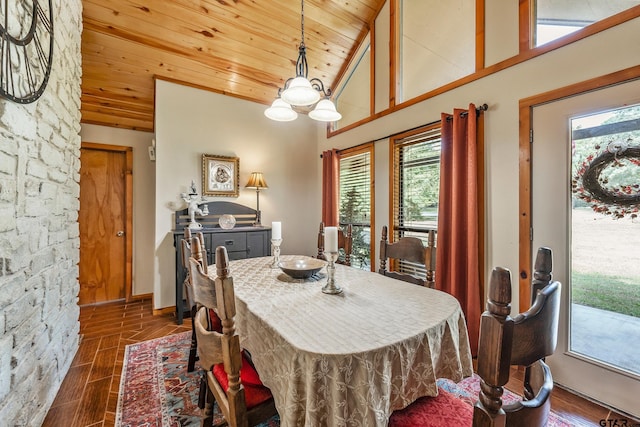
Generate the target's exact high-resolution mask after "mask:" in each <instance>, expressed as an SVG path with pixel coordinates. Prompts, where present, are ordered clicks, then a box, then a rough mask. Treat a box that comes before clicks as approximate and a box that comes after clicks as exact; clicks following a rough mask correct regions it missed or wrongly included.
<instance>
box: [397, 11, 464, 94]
mask: <svg viewBox="0 0 640 427" xmlns="http://www.w3.org/2000/svg"><path fill="white" fill-rule="evenodd" d="M399 4H400V10H399V17H400V22H399V32H400V34H399V35H398V44H399V46H398V48H399V57H398V66H399V67H400V76H399V85H398V87H397V88H396V91H397V94H396V99H397V100H398V101H399V102H402V101H406V100H409V99H412V98H415V97H417V96H420V95H422V94H423V93H426V92H429V91H431V90H434V89H436V88H439V87H441V86H444V85H446V84H447V83H450V82H452V81H454V80H457V79H459V78H462V77H464V76H467V75H470V74H473V72H474V71H475V55H476V22H475V19H476V1H475V0H460V1H456V2H449V1H440V0H402V1H400V2H399Z"/></svg>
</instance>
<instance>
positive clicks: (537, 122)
mask: <svg viewBox="0 0 640 427" xmlns="http://www.w3.org/2000/svg"><path fill="white" fill-rule="evenodd" d="M533 135H534V138H533V146H532V198H533V204H532V207H533V208H532V220H533V249H534V251H533V253H535V249H536V248H537V247H539V246H549V247H551V249H552V250H553V254H554V268H553V273H554V278H555V279H557V280H559V281H560V282H562V284H563V305H562V309H561V324H560V330H559V343H558V349H557V350H556V353H555V354H554V355H553V356H552V357H550V358H549V364H550V365H551V369H552V373H553V377H554V380H555V381H556V382H557V383H559V384H561V385H563V386H565V387H567V388H569V389H572V390H575V391H577V392H579V393H581V394H583V395H586V396H588V397H590V398H593V399H596V400H598V401H600V402H603V403H604V404H606V405H608V406H611V407H613V408H616V409H617V410H619V411H622V412H626V413H628V414H630V415H633V416H635V417H640V407H639V406H638V399H637V396H638V395H639V393H640V352H639V351H638V349H639V348H640V213H639V212H638V207H639V206H640V82H633V83H627V84H624V85H619V86H615V87H612V88H607V89H602V90H598V91H594V92H590V93H587V94H583V95H580V96H575V97H572V98H567V99H563V100H559V101H557V102H553V103H549V104H546V105H543V106H539V107H536V108H534V111H533Z"/></svg>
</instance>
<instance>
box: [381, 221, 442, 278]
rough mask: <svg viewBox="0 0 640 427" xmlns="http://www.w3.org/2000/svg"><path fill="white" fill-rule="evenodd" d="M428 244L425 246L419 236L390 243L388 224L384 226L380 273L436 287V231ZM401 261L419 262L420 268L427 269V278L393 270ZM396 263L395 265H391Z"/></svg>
mask: <svg viewBox="0 0 640 427" xmlns="http://www.w3.org/2000/svg"><path fill="white" fill-rule="evenodd" d="M428 242H429V244H428V246H426V247H425V246H424V244H423V243H422V240H420V239H419V238H417V237H409V236H407V237H401V238H400V239H399V240H398V241H397V242H393V243H389V240H388V236H387V226H386V225H385V226H383V227H382V238H381V239H380V269H379V270H378V273H380V274H383V275H385V276H389V277H393V278H394V279H399V280H402V281H405V282H409V283H413V284H415V285H420V286H427V287H430V288H433V287H434V284H435V282H434V272H435V267H436V251H435V231H433V230H431V231H430V232H429V235H428ZM400 262H407V263H413V264H417V265H416V267H417V268H418V269H419V270H422V269H424V270H425V278H422V277H420V276H418V275H415V274H409V273H403V272H399V271H394V270H392V268H393V267H395V268H397V265H398V264H399V263H400ZM391 263H395V266H393V265H389V264H391Z"/></svg>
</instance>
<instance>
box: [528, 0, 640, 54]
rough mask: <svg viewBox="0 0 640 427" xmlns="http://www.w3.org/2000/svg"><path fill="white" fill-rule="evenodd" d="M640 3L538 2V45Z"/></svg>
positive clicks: (627, 0)
mask: <svg viewBox="0 0 640 427" xmlns="http://www.w3.org/2000/svg"><path fill="white" fill-rule="evenodd" d="M639 4H640V1H634V0H608V1H601V0H598V1H575V0H559V1H557V0H556V1H552V0H536V2H535V11H534V15H535V17H534V21H535V23H536V25H535V30H536V31H535V36H534V38H535V42H534V46H540V45H543V44H545V43H549V42H550V41H553V40H556V39H559V38H561V37H563V36H566V35H567V34H571V33H573V32H574V31H577V30H579V29H581V28H584V27H586V26H588V25H591V24H593V23H594V22H598V21H601V20H603V19H605V18H608V17H609V16H612V15H615V14H617V13H620V12H622V11H624V10H626V9H629V8H631V7H633V6H637V5H639Z"/></svg>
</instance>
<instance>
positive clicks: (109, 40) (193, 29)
mask: <svg viewBox="0 0 640 427" xmlns="http://www.w3.org/2000/svg"><path fill="white" fill-rule="evenodd" d="M383 4H384V0H348V1H344V0H306V1H305V3H304V31H305V44H306V46H307V60H308V62H309V77H310V78H311V77H318V78H320V79H322V81H323V82H324V83H325V84H328V85H330V86H333V85H334V84H335V83H336V79H337V78H339V76H340V75H341V73H342V72H343V70H344V68H345V67H346V65H347V62H348V60H349V59H350V57H351V55H352V54H353V53H354V51H355V50H356V49H357V48H358V45H359V43H360V41H361V40H362V39H363V38H364V36H365V35H366V34H367V32H368V31H369V25H370V23H371V22H372V20H373V19H374V18H375V16H376V14H377V12H378V10H379V8H380V7H382V5H383ZM83 8H84V10H83V31H82V106H81V110H82V122H83V123H92V124H99V125H105V126H115V127H122V128H128V129H137V130H145V131H152V130H153V116H154V114H153V109H154V86H155V84H154V78H155V77H158V78H162V79H166V80H170V81H175V82H178V83H181V84H185V85H191V86H195V87H200V88H204V89H208V90H212V91H215V92H218V93H222V94H225V95H231V96H235V97H239V98H243V99H247V100H251V101H255V102H259V103H263V104H265V105H266V104H270V103H271V102H272V101H273V99H274V98H275V96H276V95H277V92H278V88H279V87H281V86H282V85H283V84H284V82H285V80H286V79H287V78H289V77H292V76H293V75H294V74H295V62H296V59H297V56H298V45H299V43H300V35H301V34H300V10H301V4H300V1H298V0H153V1H151V0H109V1H105V0H83Z"/></svg>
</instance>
